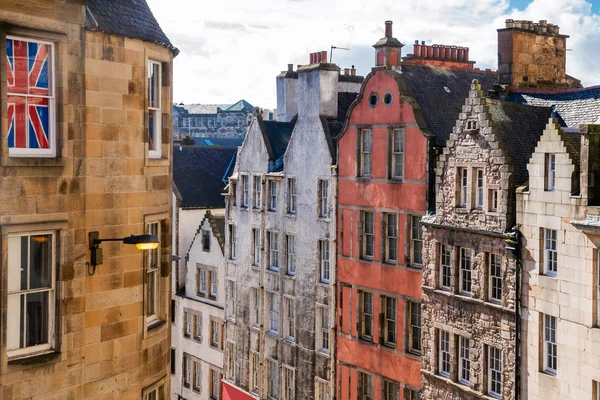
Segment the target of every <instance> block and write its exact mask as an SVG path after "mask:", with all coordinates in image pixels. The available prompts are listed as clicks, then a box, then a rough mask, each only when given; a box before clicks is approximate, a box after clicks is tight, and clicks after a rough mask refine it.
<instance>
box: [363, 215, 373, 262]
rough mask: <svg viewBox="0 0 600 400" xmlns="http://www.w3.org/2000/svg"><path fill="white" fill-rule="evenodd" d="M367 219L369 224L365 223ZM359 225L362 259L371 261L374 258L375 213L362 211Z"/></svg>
mask: <svg viewBox="0 0 600 400" xmlns="http://www.w3.org/2000/svg"><path fill="white" fill-rule="evenodd" d="M368 217H369V218H368ZM368 219H370V222H369V223H367V220H368ZM360 223H361V231H362V249H361V253H362V254H361V255H362V258H363V259H365V260H373V258H374V257H375V212H373V211H362V212H361V221H360ZM368 228H369V229H368ZM369 248H370V251H369Z"/></svg>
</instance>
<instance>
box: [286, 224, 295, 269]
mask: <svg viewBox="0 0 600 400" xmlns="http://www.w3.org/2000/svg"><path fill="white" fill-rule="evenodd" d="M285 251H286V257H285V258H286V273H287V274H288V275H290V276H294V275H296V236H295V235H292V234H287V235H285Z"/></svg>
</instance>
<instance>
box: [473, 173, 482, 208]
mask: <svg viewBox="0 0 600 400" xmlns="http://www.w3.org/2000/svg"><path fill="white" fill-rule="evenodd" d="M473 172H474V173H473V179H474V183H475V184H474V185H473V186H474V193H473V200H474V201H473V208H474V209H475V210H483V200H484V199H483V194H484V186H485V174H484V169H483V168H474V169H473Z"/></svg>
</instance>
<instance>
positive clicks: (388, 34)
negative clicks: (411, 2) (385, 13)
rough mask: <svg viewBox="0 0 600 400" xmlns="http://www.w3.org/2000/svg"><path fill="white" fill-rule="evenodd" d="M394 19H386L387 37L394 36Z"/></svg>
mask: <svg viewBox="0 0 600 400" xmlns="http://www.w3.org/2000/svg"><path fill="white" fill-rule="evenodd" d="M392 24H393V22H392V21H385V37H386V38H391V37H393V36H392Z"/></svg>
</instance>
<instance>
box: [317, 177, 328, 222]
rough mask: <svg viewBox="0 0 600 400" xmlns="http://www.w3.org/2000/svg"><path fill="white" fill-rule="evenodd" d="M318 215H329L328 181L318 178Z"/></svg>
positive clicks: (324, 216)
mask: <svg viewBox="0 0 600 400" xmlns="http://www.w3.org/2000/svg"><path fill="white" fill-rule="evenodd" d="M319 217H320V218H328V217H329V181H327V179H319Z"/></svg>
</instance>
